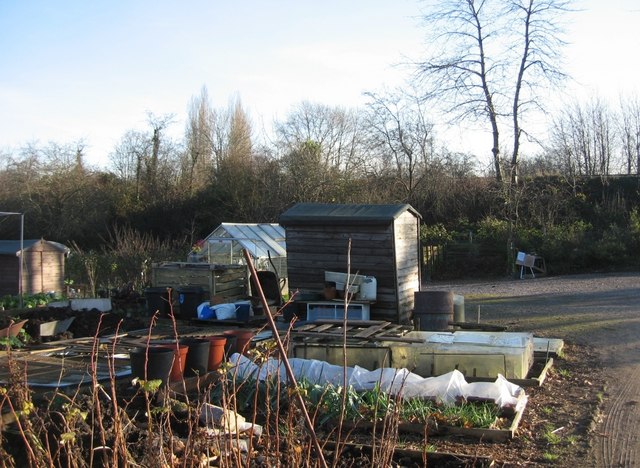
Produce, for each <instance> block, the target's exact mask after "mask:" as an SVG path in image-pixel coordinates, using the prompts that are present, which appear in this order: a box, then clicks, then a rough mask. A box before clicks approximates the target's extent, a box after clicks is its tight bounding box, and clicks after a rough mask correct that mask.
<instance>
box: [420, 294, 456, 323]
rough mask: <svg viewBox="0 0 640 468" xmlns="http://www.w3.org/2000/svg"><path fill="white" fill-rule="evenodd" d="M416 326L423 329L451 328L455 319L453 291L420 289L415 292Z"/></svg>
mask: <svg viewBox="0 0 640 468" xmlns="http://www.w3.org/2000/svg"><path fill="white" fill-rule="evenodd" d="M414 299H415V303H414V320H415V322H416V323H415V327H416V328H417V329H418V330H422V331H441V330H448V329H449V322H451V321H453V292H451V291H419V292H415V293H414Z"/></svg>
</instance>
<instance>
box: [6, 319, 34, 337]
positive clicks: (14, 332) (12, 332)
mask: <svg viewBox="0 0 640 468" xmlns="http://www.w3.org/2000/svg"><path fill="white" fill-rule="evenodd" d="M27 321H28V320H21V321H20V322H16V323H12V324H11V325H9V326H8V327H7V328H3V329H2V330H0V338H9V337H16V336H18V333H20V330H22V327H24V324H25V323H27Z"/></svg>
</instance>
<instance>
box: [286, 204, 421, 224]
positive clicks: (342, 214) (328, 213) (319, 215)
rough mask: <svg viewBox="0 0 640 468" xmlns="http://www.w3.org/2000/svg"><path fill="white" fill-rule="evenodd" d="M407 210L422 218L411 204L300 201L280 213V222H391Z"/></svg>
mask: <svg viewBox="0 0 640 468" xmlns="http://www.w3.org/2000/svg"><path fill="white" fill-rule="evenodd" d="M405 211H410V212H411V213H413V215H414V216H416V217H417V218H421V216H420V213H418V212H417V211H416V210H415V208H413V207H412V206H411V205H409V204H395V205H338V204H333V203H298V204H297V205H294V206H293V207H291V208H289V209H288V210H287V211H285V212H284V213H282V215H280V220H279V221H280V224H281V225H283V226H287V225H293V224H318V223H329V224H389V223H391V222H393V221H394V220H395V219H396V218H398V217H399V216H400V215H401V214H402V213H404V212H405Z"/></svg>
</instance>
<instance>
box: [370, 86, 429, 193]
mask: <svg viewBox="0 0 640 468" xmlns="http://www.w3.org/2000/svg"><path fill="white" fill-rule="evenodd" d="M367 96H368V97H369V101H368V103H367V108H368V109H369V115H368V120H367V123H368V129H369V132H368V143H369V145H368V149H369V152H370V154H371V155H375V156H376V157H377V158H378V160H379V161H380V163H381V167H382V168H384V169H385V172H386V173H387V174H389V173H392V174H394V175H395V177H394V178H395V181H396V183H398V184H399V185H400V186H402V188H403V192H404V193H403V198H405V200H411V199H412V197H413V195H414V192H415V190H416V188H417V186H418V185H419V184H420V181H421V180H422V179H423V177H424V176H425V174H426V172H427V169H428V167H429V165H430V164H433V163H434V162H435V156H434V149H433V147H434V132H433V124H432V123H431V121H430V120H429V117H428V116H427V114H426V110H425V108H424V104H423V103H421V102H420V100H419V99H417V98H415V97H412V96H407V95H405V94H402V93H389V94H384V95H380V94H374V93H368V94H367Z"/></svg>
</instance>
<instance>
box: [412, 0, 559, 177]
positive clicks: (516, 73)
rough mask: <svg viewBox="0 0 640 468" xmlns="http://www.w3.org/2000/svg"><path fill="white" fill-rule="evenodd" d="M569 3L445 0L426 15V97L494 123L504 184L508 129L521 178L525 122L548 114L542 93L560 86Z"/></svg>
mask: <svg viewBox="0 0 640 468" xmlns="http://www.w3.org/2000/svg"><path fill="white" fill-rule="evenodd" d="M568 4H569V1H568V0H441V1H438V2H434V6H433V9H432V10H430V11H429V12H428V13H427V14H426V15H425V16H424V20H425V24H426V27H427V31H428V41H427V43H428V44H430V45H431V47H432V48H431V50H430V51H429V53H428V57H427V59H426V60H424V61H423V62H421V63H419V64H418V68H417V73H418V74H417V77H418V83H419V84H420V85H422V86H423V89H424V91H425V95H426V97H428V98H432V99H435V100H437V101H439V102H441V103H443V104H444V109H445V111H447V112H448V113H449V115H450V116H451V117H452V121H463V120H486V121H487V123H488V124H489V127H490V129H491V135H492V146H491V153H492V157H493V164H494V170H495V174H496V179H497V180H498V181H499V182H502V181H503V180H504V174H503V171H504V167H503V162H502V156H501V154H500V145H501V140H500V135H501V128H502V127H503V126H504V125H506V121H507V120H506V119H508V118H509V117H510V118H511V127H512V130H511V131H512V133H513V147H512V153H511V160H510V163H509V168H508V170H509V172H510V174H509V180H510V181H511V182H516V181H517V176H518V159H519V157H520V147H521V137H522V135H523V134H525V133H526V130H525V129H524V127H523V124H522V120H523V117H524V114H525V112H526V111H527V110H529V109H532V108H535V109H543V108H544V101H543V100H542V99H540V98H539V95H538V90H539V89H541V87H543V86H547V85H548V84H549V83H551V84H553V83H556V82H557V81H558V80H559V79H561V78H563V77H564V75H563V73H562V72H561V71H560V55H559V52H560V50H561V46H562V44H563V41H562V39H561V37H562V29H561V27H560V24H559V18H560V17H561V16H562V13H564V12H566V11H567V9H568Z"/></svg>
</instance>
